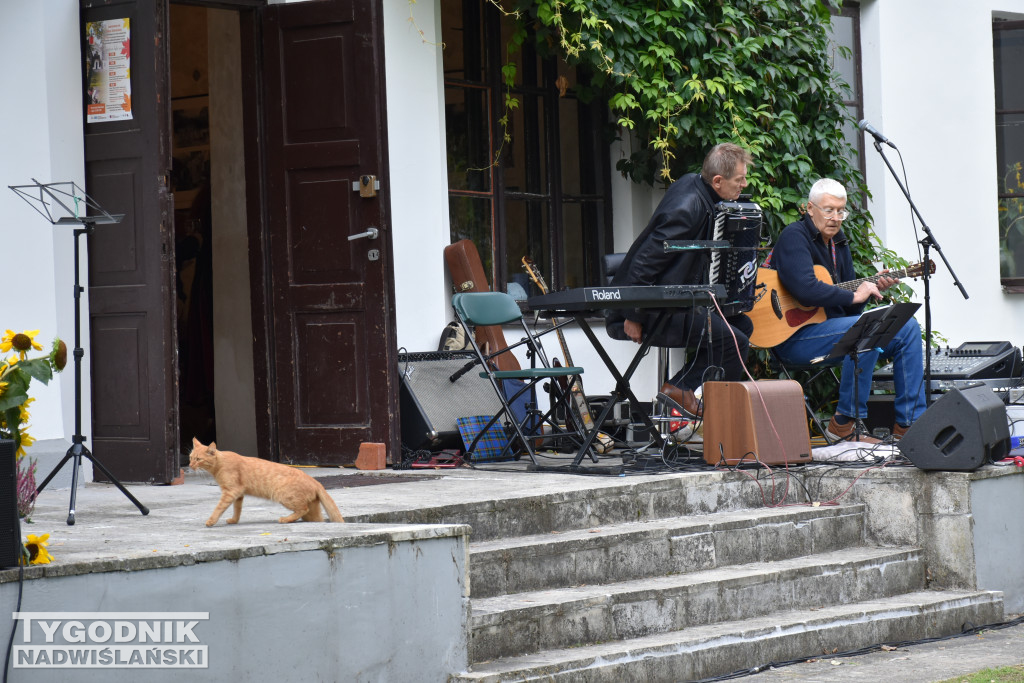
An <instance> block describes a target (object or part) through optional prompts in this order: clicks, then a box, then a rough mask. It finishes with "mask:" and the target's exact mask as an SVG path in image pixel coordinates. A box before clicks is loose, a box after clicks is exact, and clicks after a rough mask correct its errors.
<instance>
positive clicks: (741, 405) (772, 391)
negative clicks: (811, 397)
mask: <svg viewBox="0 0 1024 683" xmlns="http://www.w3.org/2000/svg"><path fill="white" fill-rule="evenodd" d="M704 460H705V461H706V462H707V463H709V464H711V465H717V464H719V463H720V462H725V463H726V464H728V465H736V464H740V463H754V462H762V463H764V464H767V465H784V464H790V465H795V464H798V463H804V462H810V461H811V436H810V432H809V430H808V428H807V419H806V418H805V407H804V393H803V389H802V388H801V386H800V384H799V383H797V382H794V381H793V380H788V379H770V380H761V381H759V382H705V383H704Z"/></svg>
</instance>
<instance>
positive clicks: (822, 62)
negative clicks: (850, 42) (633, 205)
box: [492, 0, 902, 276]
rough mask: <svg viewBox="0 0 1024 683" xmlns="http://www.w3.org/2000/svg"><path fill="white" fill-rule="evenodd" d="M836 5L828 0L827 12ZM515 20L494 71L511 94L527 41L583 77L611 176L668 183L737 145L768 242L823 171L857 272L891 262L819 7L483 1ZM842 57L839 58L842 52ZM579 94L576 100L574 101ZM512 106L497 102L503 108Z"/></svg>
mask: <svg viewBox="0 0 1024 683" xmlns="http://www.w3.org/2000/svg"><path fill="white" fill-rule="evenodd" d="M840 2H841V0H836V2H835V4H836V5H838V4H839V3H840ZM492 3H493V4H496V5H500V7H501V9H502V11H504V12H507V13H510V14H512V15H514V16H515V25H516V30H515V31H513V33H512V35H511V38H510V39H509V43H508V45H507V52H508V54H509V57H508V62H507V64H506V65H505V69H504V71H503V73H504V77H505V79H506V83H507V84H508V85H509V86H510V87H511V85H512V83H514V79H515V75H516V64H515V55H516V52H517V50H518V47H519V46H520V45H522V43H523V42H524V41H525V40H534V41H536V45H537V49H538V51H540V52H542V53H548V54H550V53H551V52H555V53H557V55H558V56H559V57H560V58H562V59H564V60H565V61H566V62H568V63H569V64H571V65H576V66H583V67H585V69H584V71H585V72H586V73H589V74H591V79H590V82H589V83H585V84H583V85H582V88H583V89H586V90H589V91H591V92H593V93H600V94H601V95H602V96H604V97H605V98H606V99H607V101H608V103H609V106H610V108H611V111H612V114H613V124H612V125H613V126H614V127H615V130H616V134H617V135H619V136H620V137H622V138H628V141H629V145H628V147H629V148H630V149H631V150H632V152H631V153H630V154H629V155H628V156H626V157H624V158H622V159H620V160H619V161H618V163H617V169H618V170H619V171H620V172H621V173H623V174H624V175H625V176H627V177H629V178H631V179H632V180H633V181H635V182H639V183H645V184H649V185H653V186H658V185H667V184H669V183H671V182H672V181H673V180H676V179H678V178H679V177H681V176H682V175H683V174H684V173H687V172H691V171H697V170H699V168H700V164H701V161H702V160H703V158H704V154H705V153H706V151H707V150H708V149H709V148H710V147H711V146H713V145H714V144H716V143H718V142H726V141H728V142H735V143H737V144H740V145H742V146H743V147H745V148H746V149H748V150H750V152H751V153H752V154H753V155H754V157H755V159H756V166H755V167H754V168H753V169H751V171H750V173H749V176H748V177H749V181H750V187H749V188H748V191H749V192H751V194H752V195H753V198H754V201H756V202H757V203H758V204H759V205H760V206H761V207H762V209H763V210H764V212H765V217H766V221H767V224H768V232H769V233H770V234H771V235H772V237H774V236H776V235H777V234H778V232H779V231H781V229H782V228H783V227H784V226H785V225H787V224H788V223H790V222H792V221H794V220H796V219H798V218H799V216H800V212H801V210H802V205H803V204H804V202H806V195H807V191H808V189H809V188H810V185H811V183H812V182H813V181H814V180H815V179H817V178H819V177H824V176H827V177H832V178H835V179H837V180H839V181H840V182H842V183H843V184H844V185H845V186H846V187H847V189H848V191H849V192H850V204H851V208H852V209H854V213H853V215H852V216H851V217H850V218H849V219H848V220H847V223H846V224H845V226H844V228H845V230H846V232H847V234H848V235H849V236H850V242H851V247H852V249H853V252H854V259H855V263H856V266H857V270H858V274H859V275H861V276H866V275H870V274H873V273H874V272H875V270H876V268H875V266H874V265H872V262H873V261H882V262H883V263H884V264H885V265H887V266H893V265H898V264H900V263H902V260H901V259H899V258H897V257H896V255H895V254H893V253H892V252H889V251H887V250H884V249H882V247H881V245H880V243H879V241H878V239H877V237H876V236H875V235H874V233H873V232H872V231H871V228H870V226H871V216H870V214H869V213H868V212H867V211H866V210H865V209H864V207H863V203H864V202H863V200H864V198H866V197H867V196H869V193H868V190H867V187H866V186H865V184H864V179H863V177H862V175H861V173H860V171H859V169H858V165H857V159H856V152H855V151H854V150H853V149H851V148H850V146H849V144H848V142H847V140H846V138H845V137H844V135H843V126H844V124H847V125H848V124H851V123H852V121H851V115H850V114H849V113H848V110H847V108H846V107H845V106H844V104H843V95H844V94H848V93H849V86H848V85H847V84H846V83H845V82H843V81H842V80H841V78H840V77H839V76H838V74H837V73H836V72H835V71H834V69H833V64H834V60H835V58H836V51H837V50H845V49H846V48H837V47H836V46H835V45H834V44H833V43H832V42H831V41H830V40H829V36H828V29H829V26H830V22H831V14H830V10H829V6H828V5H827V4H826V3H825V2H824V1H823V0H654V1H652V0H642V1H641V0H500V1H499V0H492ZM846 56H848V55H846ZM582 94H583V95H585V94H586V93H582ZM515 105H516V103H515V102H514V98H513V101H512V102H511V104H510V103H509V102H506V106H507V107H509V108H512V107H514V106H515Z"/></svg>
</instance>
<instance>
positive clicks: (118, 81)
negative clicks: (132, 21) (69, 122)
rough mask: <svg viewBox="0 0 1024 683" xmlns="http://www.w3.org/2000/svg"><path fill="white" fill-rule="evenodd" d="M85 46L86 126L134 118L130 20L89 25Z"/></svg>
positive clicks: (90, 23)
mask: <svg viewBox="0 0 1024 683" xmlns="http://www.w3.org/2000/svg"><path fill="white" fill-rule="evenodd" d="M85 45H86V47H85V73H86V79H85V120H86V123H96V122H97V121H123V120H125V119H130V118H132V79H131V71H132V70H131V57H132V51H131V34H130V29H129V26H128V19H127V18H125V19H108V20H106V21H89V22H86V24H85Z"/></svg>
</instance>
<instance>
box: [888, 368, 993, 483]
mask: <svg viewBox="0 0 1024 683" xmlns="http://www.w3.org/2000/svg"><path fill="white" fill-rule="evenodd" d="M898 445H899V449H900V451H901V452H902V453H903V455H905V456H906V457H907V459H909V460H910V462H912V463H914V465H915V466H916V467H918V468H920V469H922V470H945V471H951V472H968V471H971V470H976V469H978V468H979V467H981V466H982V465H984V464H985V463H987V462H991V461H994V460H1002V459H1003V458H1005V457H1006V455H1007V454H1008V453H1009V452H1010V428H1009V426H1008V425H1007V422H1006V406H1004V405H1003V402H1002V400H1001V399H1000V398H999V397H998V396H996V395H995V394H994V393H993V392H992V390H991V389H990V388H989V387H987V386H985V385H982V386H977V387H970V388H968V389H952V390H950V391H949V392H947V393H946V394H944V395H943V396H942V397H941V398H940V399H939V400H937V401H936V402H935V403H933V404H932V405H931V407H930V408H928V410H926V411H925V412H924V414H923V415H921V417H919V418H918V419H917V421H916V422H914V424H913V425H911V427H910V429H908V430H907V433H906V434H905V435H904V436H903V438H902V439H900V441H899V442H898Z"/></svg>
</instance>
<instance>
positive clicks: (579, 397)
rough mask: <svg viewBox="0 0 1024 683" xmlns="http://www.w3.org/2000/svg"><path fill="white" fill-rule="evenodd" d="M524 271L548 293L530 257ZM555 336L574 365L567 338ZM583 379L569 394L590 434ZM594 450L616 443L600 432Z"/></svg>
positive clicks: (607, 448)
mask: <svg viewBox="0 0 1024 683" xmlns="http://www.w3.org/2000/svg"><path fill="white" fill-rule="evenodd" d="M523 269H524V270H525V271H526V273H527V275H529V276H530V279H531V280H533V283H534V284H535V285H537V289H539V290H540V293H541V294H547V293H548V285H547V283H546V282H545V281H544V276H543V275H541V274H540V271H539V270H537V266H535V265H534V263H533V259H531V258H530V257H529V256H524V257H523ZM551 324H552V325H557V324H558V320H557V319H556V318H551ZM555 334H556V335H557V336H558V344H559V346H561V347H562V358H563V360H564V361H565V364H566V365H567V366H571V365H572V357H571V356H570V355H569V347H568V346H567V345H566V343H565V337H564V336H563V335H562V330H560V329H558V330H555ZM552 364H553V365H557V364H558V360H557V359H556V360H554V361H552ZM581 380H582V378H581V377H577V378H576V381H575V382H573V383H572V386H571V387H570V388H569V392H570V394H571V398H572V406H573V408H575V410H576V414H577V415H579V418H580V421H581V422H582V423H583V428H584V429H585V430H587V431H588V432H589V431H590V430H592V429H593V428H594V418H593V416H592V415H591V414H590V406H589V405H588V404H587V395H586V394H585V393H583V383H582V381H581ZM593 445H594V450H595V451H597V452H598V453H607V452H608V451H610V450H611V449H612V447H613V446H614V445H615V441H614V440H613V439H612V437H610V436H608V435H607V434H605V433H603V432H598V434H597V438H596V439H594V444H593Z"/></svg>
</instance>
